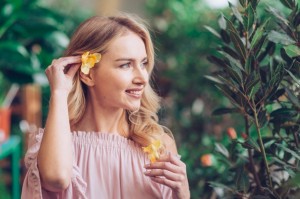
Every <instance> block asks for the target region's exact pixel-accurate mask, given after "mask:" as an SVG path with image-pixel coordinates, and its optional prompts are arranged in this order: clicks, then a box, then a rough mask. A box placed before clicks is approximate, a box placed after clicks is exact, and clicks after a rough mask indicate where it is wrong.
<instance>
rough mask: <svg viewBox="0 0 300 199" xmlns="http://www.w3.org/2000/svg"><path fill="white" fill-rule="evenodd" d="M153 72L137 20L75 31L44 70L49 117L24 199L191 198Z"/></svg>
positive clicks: (125, 18) (102, 20)
mask: <svg viewBox="0 0 300 199" xmlns="http://www.w3.org/2000/svg"><path fill="white" fill-rule="evenodd" d="M153 66H154V50H153V44H152V41H151V38H150V35H149V32H148V30H147V28H146V27H145V26H144V25H143V23H142V22H141V21H140V20H139V19H138V18H136V17H134V16H131V15H126V14H123V15H118V16H112V17H92V18H90V19H88V20H86V21H85V22H83V23H82V24H81V25H80V26H79V28H78V29H77V31H76V32H75V33H74V35H73V37H72V39H71V41H70V44H69V46H68V48H67V50H66V53H65V56H64V57H62V58H59V59H57V60H54V61H53V62H52V64H51V65H50V66H49V67H48V68H47V69H46V75H47V78H48V80H49V84H50V89H51V99H50V107H49V113H48V117H47V121H46V126H45V129H44V130H42V129H40V132H38V133H37V134H36V135H34V136H33V138H32V141H31V143H30V144H29V145H30V147H29V149H28V151H27V154H26V157H25V163H26V167H27V168H28V172H27V175H26V177H25V180H24V184H23V190H22V198H28V199H29V198H44V199H48V198H51V199H52V198H67V199H71V198H72V199H73V198H74V199H75V198H76V199H77V198H91V199H94V198H104V199H105V198H108V199H110V198H112V199H118V198H144V199H146V198H178V199H179V198H189V197H190V196H189V195H190V193H189V186H188V180H187V175H186V169H185V164H184V163H183V162H182V161H180V159H179V158H178V155H177V149H176V145H175V142H174V140H173V139H172V138H171V137H170V136H169V135H168V134H167V133H165V131H164V128H163V127H162V126H160V125H159V124H158V118H157V115H156V113H157V111H158V109H159V98H158V96H157V95H156V94H155V92H154V91H153V90H152V88H151V86H150V84H149V79H150V76H151V72H152V69H153ZM70 132H72V133H70ZM147 146H148V147H147ZM145 152H147V153H148V154H147V153H145ZM149 158H150V159H151V163H149Z"/></svg>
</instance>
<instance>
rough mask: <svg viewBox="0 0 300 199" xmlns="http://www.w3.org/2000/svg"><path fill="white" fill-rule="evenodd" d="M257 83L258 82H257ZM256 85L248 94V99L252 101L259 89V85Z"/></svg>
mask: <svg viewBox="0 0 300 199" xmlns="http://www.w3.org/2000/svg"><path fill="white" fill-rule="evenodd" d="M257 83H259V81H257ZM257 83H256V84H255V85H254V86H253V87H252V89H251V91H250V94H249V97H250V99H253V97H255V94H256V93H257V92H258V91H259V89H260V87H261V86H260V84H257Z"/></svg>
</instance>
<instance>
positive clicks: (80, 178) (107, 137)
mask: <svg viewBox="0 0 300 199" xmlns="http://www.w3.org/2000/svg"><path fill="white" fill-rule="evenodd" d="M42 136H43V129H40V130H39V132H37V133H32V135H31V136H30V139H29V148H28V151H27V153H26V155H25V165H26V168H27V174H26V177H25V179H24V182H23V188H22V199H135V198H136V199H140V198H142V199H159V198H161V199H167V198H172V190H171V189H170V188H169V187H167V186H164V185H161V184H158V183H156V182H153V181H151V179H150V178H149V177H147V176H145V174H144V171H145V169H144V165H145V164H147V163H149V159H148V157H147V155H146V154H145V153H144V152H143V151H142V149H141V147H140V146H139V145H138V144H137V143H135V142H133V141H132V140H129V139H127V138H125V137H122V136H120V135H117V134H111V133H98V132H74V133H72V139H73V149H74V150H73V151H74V153H73V155H74V158H73V160H74V162H73V176H72V179H71V183H70V185H69V187H68V188H67V189H66V190H64V191H62V192H59V193H55V192H50V191H48V190H46V189H44V188H43V187H42V186H41V180H40V174H39V170H38V167H37V153H38V151H39V148H40V144H41V140H42Z"/></svg>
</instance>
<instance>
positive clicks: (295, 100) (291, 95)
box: [286, 88, 300, 108]
mask: <svg viewBox="0 0 300 199" xmlns="http://www.w3.org/2000/svg"><path fill="white" fill-rule="evenodd" d="M286 93H287V95H288V99H289V100H291V102H292V103H293V104H294V105H295V106H296V107H298V108H300V101H299V99H298V98H297V97H296V96H295V95H294V93H293V92H292V91H291V90H290V89H288V88H286Z"/></svg>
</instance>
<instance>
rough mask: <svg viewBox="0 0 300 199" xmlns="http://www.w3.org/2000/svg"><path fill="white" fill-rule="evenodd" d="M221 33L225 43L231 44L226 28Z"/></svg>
mask: <svg viewBox="0 0 300 199" xmlns="http://www.w3.org/2000/svg"><path fill="white" fill-rule="evenodd" d="M220 34H221V37H222V40H223V41H224V42H225V43H227V44H229V43H230V36H229V35H228V33H227V32H226V31H225V30H223V29H222V30H221V33H220Z"/></svg>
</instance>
